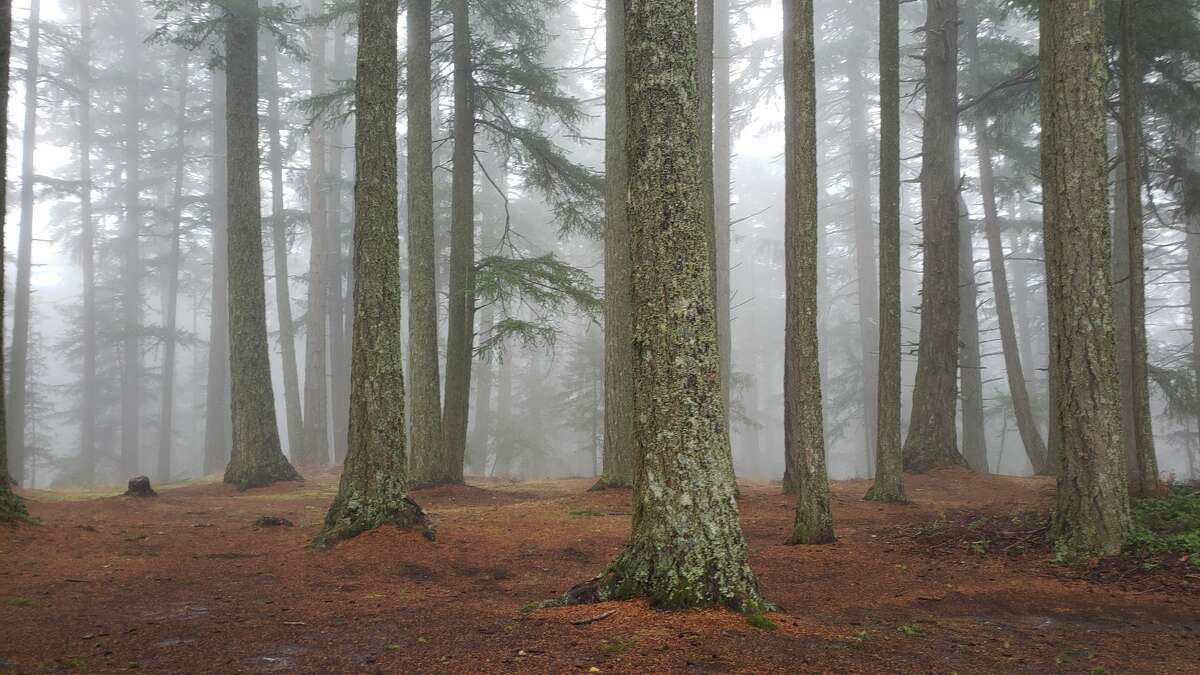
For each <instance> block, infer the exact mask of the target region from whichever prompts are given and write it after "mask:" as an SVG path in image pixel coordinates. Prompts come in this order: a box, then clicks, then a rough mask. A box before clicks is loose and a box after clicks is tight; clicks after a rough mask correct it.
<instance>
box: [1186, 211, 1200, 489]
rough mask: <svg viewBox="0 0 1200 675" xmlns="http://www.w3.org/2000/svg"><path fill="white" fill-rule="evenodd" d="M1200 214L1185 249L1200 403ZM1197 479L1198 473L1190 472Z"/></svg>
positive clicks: (1190, 223)
mask: <svg viewBox="0 0 1200 675" xmlns="http://www.w3.org/2000/svg"><path fill="white" fill-rule="evenodd" d="M1198 215H1200V214H1196V213H1190V214H1188V217H1187V221H1186V222H1187V233H1186V235H1185V236H1186V239H1185V244H1184V246H1185V248H1186V251H1187V269H1188V308H1189V309H1190V310H1191V332H1192V382H1193V387H1194V389H1193V396H1195V398H1194V399H1193V400H1194V401H1198V402H1200V218H1198V217H1197V216H1198ZM1196 415H1197V419H1196V430H1197V433H1198V434H1200V405H1198V406H1197V409H1196ZM1194 443H1195V441H1192V442H1190V443H1189V445H1188V451H1189V455H1188V459H1189V463H1191V462H1194V461H1195V457H1196V454H1195V445H1194ZM1189 476H1190V477H1191V478H1193V479H1194V478H1196V472H1195V471H1194V470H1193V471H1191V472H1189Z"/></svg>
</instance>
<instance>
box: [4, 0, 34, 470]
mask: <svg viewBox="0 0 1200 675" xmlns="http://www.w3.org/2000/svg"><path fill="white" fill-rule="evenodd" d="M40 14H41V2H40V0H32V2H31V3H30V6H29V34H28V40H27V46H26V50H25V122H24V125H23V126H22V128H21V223H20V230H19V231H18V238H17V284H16V289H15V290H16V299H15V300H14V302H13V343H12V373H11V374H10V377H11V378H12V379H11V381H10V382H9V391H11V392H12V393H11V394H10V395H9V397H8V414H9V419H8V433H9V438H8V452H9V457H10V459H11V461H10V462H9V472H10V474H11V475H12V477H13V480H15V481H17V483H18V484H19V483H21V481H22V480H23V479H24V477H25V464H26V462H27V460H28V459H29V458H28V456H27V455H28V453H27V448H26V447H25V415H26V407H27V406H28V397H27V396H26V392H27V390H28V388H29V338H30V334H29V333H30V331H29V314H30V307H29V305H30V302H31V300H32V298H31V292H32V283H31V277H32V271H33V210H34V208H36V204H35V202H34V197H33V183H34V180H35V176H34V164H33V160H34V154H35V153H36V152H37V105H38V99H37V89H38V77H39V75H38V51H39V49H38V47H39V45H38V43H39V42H41V37H40V34H41V20H40Z"/></svg>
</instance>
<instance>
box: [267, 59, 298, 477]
mask: <svg viewBox="0 0 1200 675" xmlns="http://www.w3.org/2000/svg"><path fill="white" fill-rule="evenodd" d="M266 52H267V64H266V73H265V74H266V78H267V81H266V82H265V83H264V84H265V86H264V87H263V88H264V89H265V90H266V92H267V95H268V96H269V97H270V98H268V99H267V140H268V144H267V147H268V150H269V152H270V158H269V160H268V161H269V162H270V164H271V249H272V251H271V252H272V257H273V258H274V262H275V309H276V311H277V312H278V314H279V348H280V355H281V357H282V361H283V401H284V405H285V407H286V413H287V447H288V449H289V450H290V451H291V453H292V457H293V458H295V457H297V456H298V453H300V451H301V448H302V446H303V445H304V415H303V413H302V412H301V407H300V405H301V403H300V374H299V371H298V369H297V366H296V327H295V324H294V322H293V321H292V297H291V288H290V282H291V277H290V275H289V273H288V237H287V217H286V214H285V213H284V205H283V145H282V143H281V141H280V138H279V133H280V127H281V126H282V122H281V121H280V112H279V97H280V94H281V93H282V92H281V90H280V88H279V57H278V56H277V50H275V49H273V48H268V49H267V50H266Z"/></svg>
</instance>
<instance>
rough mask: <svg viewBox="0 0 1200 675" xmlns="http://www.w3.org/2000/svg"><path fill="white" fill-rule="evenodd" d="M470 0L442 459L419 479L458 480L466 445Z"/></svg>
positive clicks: (458, 111) (459, 118)
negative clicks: (431, 473) (427, 474)
mask: <svg viewBox="0 0 1200 675" xmlns="http://www.w3.org/2000/svg"><path fill="white" fill-rule="evenodd" d="M469 4H470V3H468V1H467V0H453V2H452V5H451V7H452V14H453V19H452V20H453V24H454V44H453V54H454V162H453V164H454V169H453V170H454V175H453V179H452V185H451V192H452V195H451V201H452V203H453V205H452V207H451V214H450V302H449V315H450V316H449V325H448V327H447V329H446V402H445V411H444V413H443V415H442V424H443V425H444V426H443V430H442V433H443V447H442V453H443V454H442V459H441V463H440V465H439V466H437V467H436V474H435V475H433V476H423V477H422V478H424V479H425V480H423V481H421V483H422V484H436V483H461V482H462V473H463V459H464V458H465V457H466V450H467V417H468V415H469V413H470V401H471V398H470V396H471V361H472V360H473V359H472V352H473V351H474V341H475V340H474V332H475V330H474V324H475V322H474V315H475V102H474V100H473V97H474V89H475V87H474V83H473V82H472V77H473V76H472V64H471V19H470V6H469Z"/></svg>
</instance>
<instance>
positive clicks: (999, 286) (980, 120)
mask: <svg viewBox="0 0 1200 675" xmlns="http://www.w3.org/2000/svg"><path fill="white" fill-rule="evenodd" d="M980 4H981V3H980V2H979V0H972V3H971V5H970V8H969V10H968V12H967V18H966V26H965V29H966V36H965V49H966V52H967V58H968V60H969V61H970V71H971V80H972V83H971V86H972V88H973V90H974V91H975V94H976V95H979V94H981V93H982V92H984V91H985V90H986V89H987V87H988V83H987V82H985V81H984V76H983V63H982V61H981V59H980V57H979V11H978V10H979V5H980ZM972 122H973V124H974V128H975V148H976V156H977V158H978V161H979V193H980V197H981V198H982V200H983V228H984V235H985V236H986V238H987V245H988V265H989V267H990V268H991V276H992V296H993V298H994V299H995V305H996V323H997V324H998V325H999V329H1000V347H1001V351H1002V352H1003V355H1004V374H1005V376H1006V378H1007V379H1008V390H1009V393H1010V395H1011V396H1012V402H1013V411H1014V414H1015V416H1016V418H1017V430H1018V431H1019V432H1020V434H1021V443H1022V444H1023V445H1024V446H1025V453H1026V454H1027V455H1028V456H1029V463H1030V464H1031V465H1032V466H1033V470H1034V472H1035V473H1042V472H1043V471H1044V470H1045V468H1046V445H1045V443H1043V442H1042V435H1041V433H1040V432H1039V431H1038V428H1037V423H1036V422H1035V421H1034V417H1033V409H1032V408H1031V406H1030V403H1029V391H1028V390H1027V389H1026V385H1025V372H1024V370H1023V369H1022V359H1021V351H1020V347H1019V346H1018V344H1017V331H1016V326H1015V325H1014V323H1013V312H1012V305H1011V303H1010V301H1009V290H1008V274H1007V271H1006V270H1005V259H1004V244H1003V242H1002V241H1001V239H1000V217H999V216H998V215H997V212H996V183H995V178H994V176H993V172H992V137H991V132H990V131H989V130H988V123H987V118H986V117H985V116H984V115H983V114H982V113H981V112H976V113H975V116H974V117H973V119H972ZM1019 283H1024V282H1023V281H1021V282H1019ZM968 459H969V458H968ZM972 468H976V470H979V469H978V467H975V466H974V463H972ZM983 470H986V467H984V469H983Z"/></svg>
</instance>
